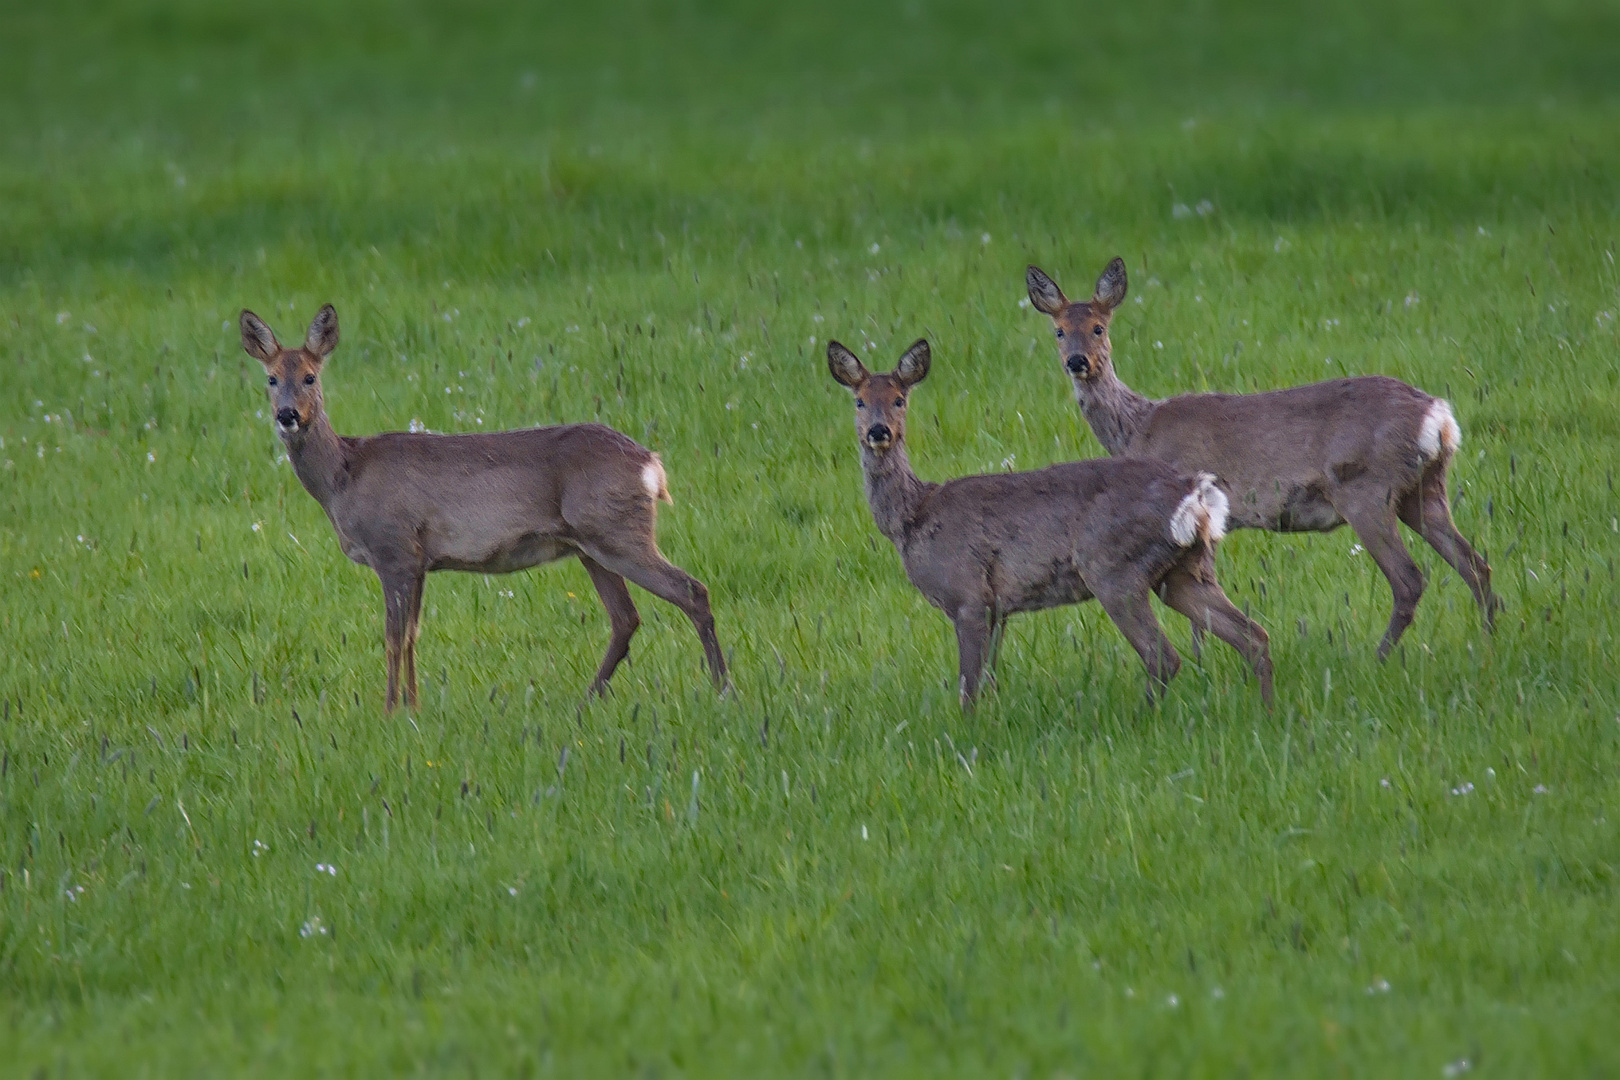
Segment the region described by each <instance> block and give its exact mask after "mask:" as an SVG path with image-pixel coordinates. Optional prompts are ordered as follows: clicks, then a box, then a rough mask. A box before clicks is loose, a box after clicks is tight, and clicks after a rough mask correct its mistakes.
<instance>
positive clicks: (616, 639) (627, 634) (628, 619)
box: [579, 555, 641, 695]
mask: <svg viewBox="0 0 1620 1080" xmlns="http://www.w3.org/2000/svg"><path fill="white" fill-rule="evenodd" d="M579 561H580V562H581V563H583V564H584V566H585V572H586V573H588V574H590V575H591V584H592V585H595V586H596V594H597V595H598V596H600V597H601V598H602V606H603V607H605V608H607V613H608V621H609V622H611V623H612V624H613V637H612V639H611V640H610V641H609V642H608V647H607V655H605V656H603V657H602V666H601V667H600V668H598V669H597V672H596V678H595V680H594V681H592V683H591V690H590V692H591V693H592V694H593V695H595V694H600V693H602V692H603V691H605V690H606V689H607V684H608V680H609V679H611V678H613V672H614V669H616V668H617V667H618V666H619V662H620V661H621V660H623V659H624V658H625V657H626V656H627V655H629V653H630V639H631V638H632V637H633V636H635V632H636V628H637V627H638V626H640V625H641V615H640V613H638V612H637V611H636V604H635V601H633V600H631V599H630V590H629V589H627V588H626V587H625V584H624V578H622V577H620V576H619V575H618V574H615V573H614V572H613V571H611V570H607V569H604V568H603V567H602V565H601V564H600V563H598V562H597V561H596V560H595V559H592V558H591V557H590V556H589V555H581V556H580V557H579Z"/></svg>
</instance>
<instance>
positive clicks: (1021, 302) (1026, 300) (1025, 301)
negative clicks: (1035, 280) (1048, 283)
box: [1018, 296, 1140, 308]
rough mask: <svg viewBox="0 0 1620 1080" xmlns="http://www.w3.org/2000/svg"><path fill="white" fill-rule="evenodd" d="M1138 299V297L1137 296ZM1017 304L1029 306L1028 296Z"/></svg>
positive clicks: (1024, 306)
mask: <svg viewBox="0 0 1620 1080" xmlns="http://www.w3.org/2000/svg"><path fill="white" fill-rule="evenodd" d="M1138 299H1140V297H1138ZM1018 306H1019V307H1021V308H1027V307H1029V297H1027V296H1026V297H1024V298H1023V299H1022V300H1020V301H1018Z"/></svg>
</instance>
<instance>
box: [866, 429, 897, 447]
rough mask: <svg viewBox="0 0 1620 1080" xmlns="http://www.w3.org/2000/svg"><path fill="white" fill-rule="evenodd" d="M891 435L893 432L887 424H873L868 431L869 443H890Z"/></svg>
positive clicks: (867, 439) (867, 438)
mask: <svg viewBox="0 0 1620 1080" xmlns="http://www.w3.org/2000/svg"><path fill="white" fill-rule="evenodd" d="M890 435H891V432H890V431H889V425H887V424H873V425H872V426H871V427H869V428H867V429H866V441H867V442H873V443H886V442H888V441H889V438H890Z"/></svg>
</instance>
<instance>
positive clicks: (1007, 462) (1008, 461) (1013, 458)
mask: <svg viewBox="0 0 1620 1080" xmlns="http://www.w3.org/2000/svg"><path fill="white" fill-rule="evenodd" d="M1016 464H1018V460H1017V455H1015V454H1008V455H1007V456H1006V457H1004V458H1002V459H1001V467H1002V468H1003V469H1006V470H1007V471H1009V472H1011V471H1012V468H1013V466H1014V465H1016Z"/></svg>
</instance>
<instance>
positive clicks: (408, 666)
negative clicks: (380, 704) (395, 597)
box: [402, 573, 425, 712]
mask: <svg viewBox="0 0 1620 1080" xmlns="http://www.w3.org/2000/svg"><path fill="white" fill-rule="evenodd" d="M424 576H425V575H423V574H422V573H417V575H416V577H415V579H414V581H413V582H412V587H411V593H410V596H409V597H408V598H407V604H408V610H407V612H406V616H405V641H404V652H405V656H404V661H403V665H402V666H403V668H404V670H403V675H404V683H405V707H406V708H408V709H410V710H411V711H412V712H416V711H418V708H419V706H418V694H417V692H416V639H417V637H418V636H419V635H420V633H421V630H422V584H423V578H424Z"/></svg>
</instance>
